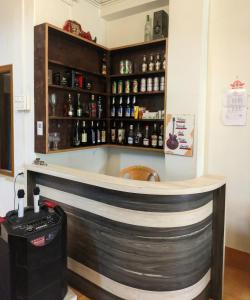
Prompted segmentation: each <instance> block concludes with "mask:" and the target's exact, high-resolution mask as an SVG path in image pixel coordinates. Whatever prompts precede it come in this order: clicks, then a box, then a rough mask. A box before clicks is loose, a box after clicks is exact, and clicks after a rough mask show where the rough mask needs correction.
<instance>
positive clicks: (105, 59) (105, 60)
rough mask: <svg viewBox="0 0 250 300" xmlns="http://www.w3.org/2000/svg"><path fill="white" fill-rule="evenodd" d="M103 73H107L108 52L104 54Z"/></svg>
mask: <svg viewBox="0 0 250 300" xmlns="http://www.w3.org/2000/svg"><path fill="white" fill-rule="evenodd" d="M101 73H102V75H107V58H106V54H105V53H104V54H103V57H102V70H101Z"/></svg>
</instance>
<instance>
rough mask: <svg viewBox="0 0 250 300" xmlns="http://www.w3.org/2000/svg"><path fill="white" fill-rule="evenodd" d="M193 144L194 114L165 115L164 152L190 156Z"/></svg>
mask: <svg viewBox="0 0 250 300" xmlns="http://www.w3.org/2000/svg"><path fill="white" fill-rule="evenodd" d="M193 144H194V115H181V114H178V115H173V114H167V115H166V136H165V147H164V149H165V153H166V154H174V155H181V156H187V157H191V156H193Z"/></svg>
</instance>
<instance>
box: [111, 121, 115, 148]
mask: <svg viewBox="0 0 250 300" xmlns="http://www.w3.org/2000/svg"><path fill="white" fill-rule="evenodd" d="M111 143H112V144H115V143H116V122H114V123H113V126H112V128H111Z"/></svg>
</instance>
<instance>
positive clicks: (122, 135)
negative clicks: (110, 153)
mask: <svg viewBox="0 0 250 300" xmlns="http://www.w3.org/2000/svg"><path fill="white" fill-rule="evenodd" d="M124 142H125V129H124V127H123V122H121V124H120V127H119V128H118V137H117V143H118V144H120V145H123V144H124Z"/></svg>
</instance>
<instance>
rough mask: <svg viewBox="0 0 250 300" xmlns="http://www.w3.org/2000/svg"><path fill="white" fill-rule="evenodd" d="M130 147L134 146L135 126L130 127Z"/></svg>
mask: <svg viewBox="0 0 250 300" xmlns="http://www.w3.org/2000/svg"><path fill="white" fill-rule="evenodd" d="M128 145H130V146H131V145H134V126H133V125H129V131H128Z"/></svg>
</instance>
